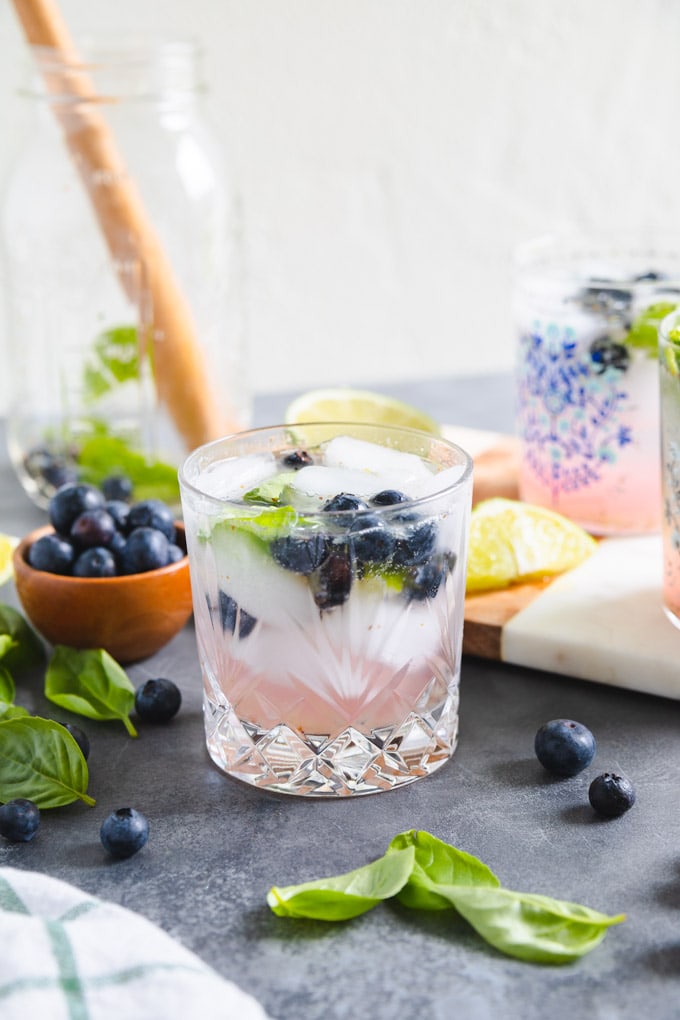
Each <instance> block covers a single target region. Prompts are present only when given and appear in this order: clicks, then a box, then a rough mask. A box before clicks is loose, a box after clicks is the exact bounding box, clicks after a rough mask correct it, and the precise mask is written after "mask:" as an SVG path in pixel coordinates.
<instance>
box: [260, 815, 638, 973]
mask: <svg viewBox="0 0 680 1020" xmlns="http://www.w3.org/2000/svg"><path fill="white" fill-rule="evenodd" d="M409 853H410V856H409ZM392 897H394V898H396V899H398V900H399V901H400V902H401V903H402V904H404V905H405V906H407V907H411V908H416V909H421V910H443V909H446V908H449V909H451V908H452V909H454V910H456V911H457V912H458V913H459V914H460V915H461V916H462V917H463V918H465V920H466V921H467V922H468V923H469V924H470V925H471V926H472V927H473V928H474V929H475V931H476V932H477V933H478V934H479V935H481V936H482V938H483V939H485V940H486V941H487V942H488V943H489V944H490V945H492V946H494V948H496V949H498V950H500V951H501V952H502V953H506V954H507V955H509V956H514V957H516V958H517V959H520V960H524V961H528V962H532V963H549V964H557V963H568V962H571V961H573V960H576V959H578V958H579V957H581V956H584V955H585V954H586V953H588V952H590V950H591V949H594V948H595V946H597V945H599V943H600V942H601V941H602V939H603V938H604V937H605V935H606V933H607V930H608V929H609V928H610V927H611V926H612V925H614V924H620V923H621V922H622V921H624V920H625V915H623V914H617V915H616V916H613V917H610V916H607V915H606V914H601V913H600V912H599V911H597V910H592V909H591V908H590V907H584V906H581V905H580V904H578V903H568V902H566V901H563V900H555V899H552V898H551V897H549V896H541V895H536V894H533V893H519V892H514V891H512V890H510V889H504V888H503V887H502V886H501V884H500V882H499V880H498V878H497V877H496V875H494V873H493V872H492V871H491V870H490V869H489V868H488V867H487V866H486V864H484V863H483V862H482V861H480V860H479V859H478V858H476V857H473V856H472V855H471V854H467V853H465V852H464V851H463V850H458V849H457V848H456V847H454V846H451V845H450V844H448V843H444V842H442V841H441V840H439V839H437V838H436V837H435V836H432V835H430V833H428V832H419V831H416V830H411V831H409V832H402V833H400V834H399V835H398V836H395V837H394V839H393V840H392V842H391V843H390V845H389V847H388V848H387V852H386V853H385V855H384V856H383V857H381V858H380V859H379V860H377V861H374V862H373V863H372V864H369V865H367V866H366V867H365V868H358V869H357V870H356V871H350V872H348V873H347V874H346V875H339V876H337V877H335V878H324V879H320V880H319V881H317V882H306V883H305V884H303V885H298V886H287V887H286V888H284V889H277V888H276V887H274V888H272V889H271V890H270V891H269V893H268V895H267V902H268V903H269V906H270V907H271V908H272V910H273V911H274V913H276V914H279V915H280V916H289V917H313V918H317V919H318V918H320V919H322V920H326V921H342V920H346V919H347V918H349V917H356V916H357V914H360V913H364V912H365V911H366V910H370V909H371V907H373V906H375V905H376V904H377V903H379V902H380V900H385V899H390V898H392Z"/></svg>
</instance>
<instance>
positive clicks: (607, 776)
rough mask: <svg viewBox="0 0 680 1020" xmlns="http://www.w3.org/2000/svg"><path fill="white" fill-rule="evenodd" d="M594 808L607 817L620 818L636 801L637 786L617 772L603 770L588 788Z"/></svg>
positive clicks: (589, 797)
mask: <svg viewBox="0 0 680 1020" xmlns="http://www.w3.org/2000/svg"><path fill="white" fill-rule="evenodd" d="M588 799H589V800H590V803H591V805H592V807H593V810H594V811H596V812H597V814H598V815H603V816H604V817H605V818H618V817H619V816H620V815H623V814H625V812H626V811H628V810H629V809H630V808H632V806H633V804H634V803H635V788H634V787H633V784H632V783H631V781H630V779H628V778H627V777H626V776H622V775H620V774H619V773H617V772H603V773H602V774H601V775H599V776H596V777H595V779H593V781H592V783H591V784H590V787H589V789H588Z"/></svg>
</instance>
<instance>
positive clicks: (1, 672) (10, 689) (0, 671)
mask: <svg viewBox="0 0 680 1020" xmlns="http://www.w3.org/2000/svg"><path fill="white" fill-rule="evenodd" d="M1 640H2V639H0V641H1ZM15 696H16V688H15V686H14V680H13V679H12V674H11V673H10V671H9V670H8V669H5V667H4V666H3V665H2V663H0V701H5V702H7V704H8V705H11V704H12V702H13V701H14V698H15Z"/></svg>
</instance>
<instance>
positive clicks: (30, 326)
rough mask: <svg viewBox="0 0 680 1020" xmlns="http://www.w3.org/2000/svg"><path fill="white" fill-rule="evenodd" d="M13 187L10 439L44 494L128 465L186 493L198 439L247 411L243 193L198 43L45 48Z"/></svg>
mask: <svg viewBox="0 0 680 1020" xmlns="http://www.w3.org/2000/svg"><path fill="white" fill-rule="evenodd" d="M32 56H33V57H34V58H35V62H36V64H37V70H38V75H37V83H33V84H32V85H31V86H30V87H28V88H25V89H24V90H23V92H22V96H23V101H24V102H25V103H26V106H27V108H31V111H30V112H32V114H33V115H34V120H35V123H34V125H32V126H31V130H30V132H28V133H27V139H26V141H25V144H24V145H23V147H22V149H21V151H20V152H19V153H18V154H17V157H16V159H15V161H14V163H13V166H12V169H11V172H10V175H9V178H8V180H7V183H6V187H5V191H4V200H3V207H2V235H3V239H4V255H5V272H4V290H5V295H6V307H7V310H8V315H7V323H6V329H7V348H8V358H9V364H10V371H11V376H10V380H11V383H10V391H11V392H10V394H9V408H8V428H7V438H8V447H9V453H10V457H11V461H12V464H13V465H14V468H15V470H16V472H17V474H18V477H19V479H20V480H21V482H22V484H23V486H24V488H25V490H26V492H27V493H28V495H29V496H30V497H31V498H32V499H33V500H34V502H36V503H37V504H38V505H41V506H45V505H46V504H47V502H48V499H49V497H50V495H51V494H52V492H53V491H54V490H55V488H57V487H58V486H59V485H61V484H63V483H64V482H66V481H71V480H74V479H78V480H82V481H87V482H91V483H93V484H101V483H102V481H103V480H104V479H105V478H107V477H109V476H121V475H122V476H125V477H127V478H129V479H130V481H131V482H132V483H133V485H134V491H133V498H139V499H141V498H148V497H151V496H155V497H158V498H162V499H165V500H167V501H169V502H171V503H173V504H175V505H178V489H177V466H178V464H179V463H180V461H181V460H182V459H183V457H184V456H185V454H186V452H187V450H190V449H193V448H194V447H195V446H198V445H200V444H201V443H202V442H205V441H207V440H210V439H213V438H216V437H218V436H219V435H223V434H225V433H227V432H232V431H237V430H239V429H241V428H244V427H246V426H247V425H248V423H249V417H250V400H249V393H248V389H247V382H246V364H245V346H244V343H245V338H244V335H243V334H244V330H243V317H242V314H241V300H242V294H241V293H240V291H239V285H240V279H239V272H238V254H239V253H238V250H237V244H236V240H237V237H238V232H237V229H236V227H237V224H236V219H235V212H234V203H233V197H232V196H231V195H230V194H229V191H228V186H227V181H226V178H225V173H224V170H223V168H222V163H221V154H220V151H219V146H218V145H217V143H216V141H215V138H214V137H213V136H212V135H211V133H210V131H209V129H208V127H207V126H206V124H205V122H204V120H203V119H202V111H201V105H202V104H201V100H202V96H203V92H204V90H203V88H202V86H201V79H200V75H199V57H200V53H199V51H198V49H197V48H196V46H195V45H194V44H193V43H188V42H167V43H157V42H153V43H148V42H146V41H143V40H135V41H129V40H128V41H125V42H115V41H114V42H111V41H107V42H103V41H102V42H101V43H98V42H96V41H94V42H91V43H89V44H86V45H84V46H83V47H82V49H81V51H80V54H79V56H77V57H76V56H73V55H72V56H65V55H64V54H63V53H61V52H60V51H55V50H51V49H45V48H37V47H34V48H33V52H32Z"/></svg>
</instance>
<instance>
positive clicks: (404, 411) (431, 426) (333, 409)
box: [285, 387, 441, 435]
mask: <svg viewBox="0 0 680 1020" xmlns="http://www.w3.org/2000/svg"><path fill="white" fill-rule="evenodd" d="M315 421H318V422H329V421H346V422H352V423H353V424H358V423H360V422H366V423H368V424H369V425H395V426H401V427H403V428H412V429H421V430H422V431H424V432H431V433H432V434H433V435H439V434H440V433H441V429H440V427H439V425H438V424H437V422H436V421H434V419H433V418H431V417H430V416H429V415H427V414H425V413H424V411H420V410H419V409H418V408H417V407H412V406H411V405H410V404H405V403H403V401H401V400H396V399H395V398H394V397H388V396H387V395H386V394H384V393H373V392H371V390H354V389H346V388H343V387H334V388H329V389H324V390H309V391H308V392H307V393H302V394H301V395H300V396H299V397H297V398H296V399H295V400H293V401H292V402H291V403H290V404H289V405H288V407H287V408H286V411H285V424H286V425H293V424H298V423H301V422H315Z"/></svg>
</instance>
